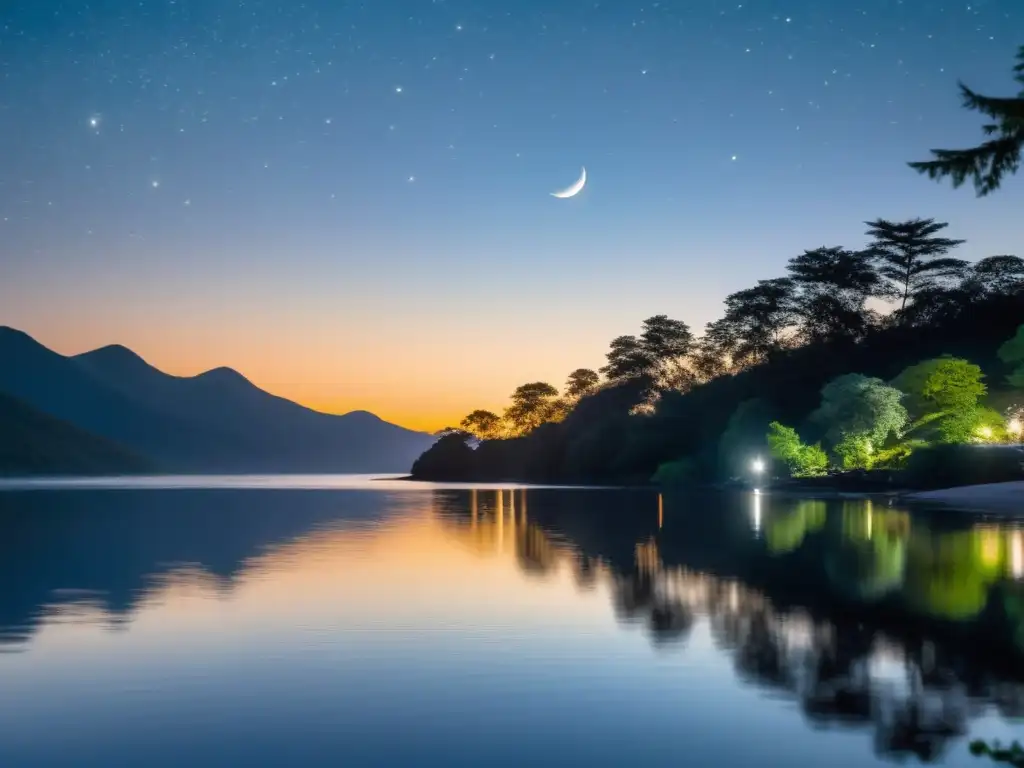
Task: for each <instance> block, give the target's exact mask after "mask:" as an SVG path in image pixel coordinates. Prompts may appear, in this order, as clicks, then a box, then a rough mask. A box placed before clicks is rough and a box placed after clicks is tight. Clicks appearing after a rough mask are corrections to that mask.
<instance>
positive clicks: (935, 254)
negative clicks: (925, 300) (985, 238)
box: [864, 219, 967, 311]
mask: <svg viewBox="0 0 1024 768" xmlns="http://www.w3.org/2000/svg"><path fill="white" fill-rule="evenodd" d="M864 223H865V224H867V225H868V227H870V229H868V231H867V234H868V235H870V236H871V237H873V238H874V239H875V240H874V242H873V243H872V244H871V246H870V247H869V250H870V252H871V253H872V254H873V256H874V258H875V260H876V261H877V262H878V271H879V273H880V274H881V275H882V276H883V277H886V278H888V279H889V280H890V281H892V283H893V286H894V288H895V293H894V296H895V297H896V298H898V299H900V311H902V310H904V309H906V307H907V300H908V299H911V298H913V297H914V296H915V295H917V294H919V293H923V292H925V291H929V290H934V289H935V288H936V287H939V286H941V285H942V284H943V283H944V282H948V281H949V280H952V279H955V278H957V277H959V276H960V275H962V274H963V272H964V270H965V269H966V268H967V262H966V261H963V260H962V259H954V258H951V257H947V256H946V254H947V253H949V252H950V251H951V250H953V249H954V248H956V247H957V246H958V245H960V244H962V243H963V242H964V241H963V240H951V239H949V238H947V237H936V236H935V233H936V232H940V231H942V230H943V229H945V228H946V227H947V226H949V225H948V224H946V223H945V222H937V221H935V219H910V220H909V221H898V222H893V221H886V220H885V219H876V220H875V221H867V222H864Z"/></svg>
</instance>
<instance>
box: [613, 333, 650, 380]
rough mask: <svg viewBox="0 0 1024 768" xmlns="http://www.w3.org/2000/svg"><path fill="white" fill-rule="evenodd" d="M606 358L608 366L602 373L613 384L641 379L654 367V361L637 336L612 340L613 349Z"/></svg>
mask: <svg viewBox="0 0 1024 768" xmlns="http://www.w3.org/2000/svg"><path fill="white" fill-rule="evenodd" d="M606 357H607V358H608V364H607V365H605V366H604V367H603V368H601V373H603V374H604V375H605V376H607V377H608V380H609V381H613V382H623V381H629V380H630V379H636V378H639V377H640V376H643V375H645V374H647V373H649V372H650V370H651V369H652V368H653V367H654V360H653V359H652V358H651V356H650V354H649V353H648V352H647V350H646V349H644V347H643V345H642V344H641V343H640V339H638V338H637V337H636V336H619V337H617V338H614V339H612V343H611V349H610V350H609V351H608V354H607V355H606Z"/></svg>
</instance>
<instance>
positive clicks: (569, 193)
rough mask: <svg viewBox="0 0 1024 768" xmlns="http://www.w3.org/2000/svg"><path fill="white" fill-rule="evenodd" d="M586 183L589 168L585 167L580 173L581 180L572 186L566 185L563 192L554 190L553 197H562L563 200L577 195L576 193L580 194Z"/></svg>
mask: <svg viewBox="0 0 1024 768" xmlns="http://www.w3.org/2000/svg"><path fill="white" fill-rule="evenodd" d="M586 183H587V169H586V168H584V169H583V173H581V174H580V178H579V180H578V181H577V182H576V183H575V184H573V185H572V186H571V187H566V188H565V189H563V190H562V191H561V192H552V193H551V196H552V197H557V198H560V199H562V200H565V199H566V198H568V197H576V195H578V194H579V193H580V191H582V189H583V187H584V186H585V185H586Z"/></svg>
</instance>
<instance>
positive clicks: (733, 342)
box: [413, 222, 1024, 482]
mask: <svg viewBox="0 0 1024 768" xmlns="http://www.w3.org/2000/svg"><path fill="white" fill-rule="evenodd" d="M900 226H904V227H906V226H908V225H900ZM914 226H920V227H929V228H930V227H934V226H935V225H934V224H930V223H927V222H919V223H918V224H915V225H914ZM936 263H938V264H941V265H942V266H941V269H933V270H929V269H927V267H928V266H930V265H929V262H928V260H926V259H923V258H920V259H919V261H918V262H912V263H911V268H910V269H908V270H906V272H907V273H909V274H910V275H911V279H910V280H908V281H905V282H903V283H902V284H900V283H897V282H896V281H895V280H893V279H892V278H887V276H886V272H887V271H888V270H886V267H887V265H888V262H887V261H886V260H885V259H884V257H881V256H878V255H876V252H874V251H872V250H871V249H868V250H864V251H847V250H844V249H839V248H824V249H818V250H815V251H807V252H805V253H804V254H801V255H800V256H797V257H795V258H794V259H792V260H791V262H790V269H789V272H790V274H789V275H787V276H786V277H782V278H777V279H774V280H765V281H761V282H760V283H758V285H757V286H755V287H753V288H751V289H748V290H745V291H740V292H738V293H736V294H733V295H731V296H729V297H727V298H726V314H725V316H724V317H723V318H722V319H721V320H718V321H715V322H713V323H711V324H709V326H708V328H707V329H706V331H705V334H704V336H703V337H702V338H701V339H699V340H693V339H692V337H691V336H690V332H689V329H688V328H686V326H685V324H683V323H681V322H678V321H670V320H669V319H668V318H665V317H654V318H651V319H650V320H648V321H647V322H646V323H645V332H644V334H643V335H642V336H641V337H639V338H634V337H629V336H627V337H620V338H617V339H615V340H614V341H613V342H612V345H611V350H610V351H609V353H608V365H607V366H605V368H604V369H603V371H602V372H603V373H604V374H605V377H606V379H605V382H604V383H603V384H601V385H599V386H597V388H596V389H595V390H594V391H592V392H590V393H587V394H584V395H582V397H580V398H579V399H578V400H577V401H576V402H575V403H574V404H573V405H572V406H570V407H568V408H567V409H566V412H565V413H564V414H562V413H559V412H558V411H559V410H561V409H562V408H565V406H564V405H562V404H559V405H558V406H557V407H552V403H555V402H557V401H558V400H559V398H558V397H557V391H556V390H554V388H553V387H547V388H546V391H547V395H546V396H544V397H534V398H529V399H528V398H517V399H515V400H514V403H513V408H517V409H519V410H520V411H521V410H522V409H524V407H525V408H527V409H528V410H529V409H530V408H532V409H533V410H532V411H531V413H533V414H534V418H536V419H538V420H539V421H541V422H543V423H539V424H538V425H536V426H532V427H531V428H530V429H528V430H527V431H525V433H524V434H515V433H514V432H513V433H512V435H511V436H509V437H504V438H497V439H484V440H482V441H481V442H480V444H479V446H477V447H476V449H475V450H474V448H473V447H472V443H473V441H472V440H471V439H470V438H471V437H473V434H472V433H471V431H470V430H468V429H466V430H451V431H449V432H448V433H447V434H445V435H444V436H443V437H442V438H441V439H440V440H439V441H438V442H437V443H436V444H435V446H434V447H433V448H432V449H431V450H430V451H428V452H427V453H426V454H424V456H423V457H421V459H420V460H419V461H417V463H416V465H415V466H414V469H413V474H414V475H415V476H418V477H424V478H427V477H429V478H434V479H474V480H497V479H513V478H514V479H522V480H530V481H534V482H612V481H616V482H617V481H646V480H648V479H649V478H650V477H651V476H652V475H653V474H654V473H655V472H656V471H657V469H658V467H659V466H660V465H662V464H664V463H666V462H672V461H676V460H678V459H680V458H684V457H685V458H687V459H689V460H690V461H691V462H692V463H693V465H694V469H695V473H696V474H697V475H699V476H703V477H706V478H708V479H712V478H723V477H729V476H733V475H736V474H740V473H741V472H742V467H741V466H739V463H746V462H749V459H750V456H751V451H757V450H764V446H765V434H766V432H767V428H768V425H769V424H770V423H771V422H772V421H780V422H783V423H785V424H793V425H798V426H800V427H801V433H802V434H803V435H804V437H805V438H807V439H808V440H810V441H812V442H813V441H814V440H815V439H818V438H820V434H815V432H814V429H815V427H814V425H813V424H811V425H808V424H807V422H808V417H809V416H810V415H811V413H812V412H813V411H815V410H816V409H817V408H818V405H819V402H820V399H821V390H822V388H823V387H824V386H825V385H826V384H827V383H829V382H830V381H832V380H833V379H835V378H837V377H838V376H841V375H843V374H848V373H853V372H856V373H860V374H864V375H866V376H870V377H877V378H880V379H883V380H886V381H889V380H891V379H893V378H895V377H896V376H897V375H899V374H900V373H901V372H902V371H904V370H905V369H906V368H908V367H909V366H911V365H914V364H915V363H918V362H920V361H922V360H926V359H929V358H935V357H939V356H942V355H953V356H955V357H958V358H966V359H968V360H970V361H972V362H973V363H975V364H977V365H978V366H980V367H981V369H982V371H984V372H985V374H986V375H987V378H988V380H989V382H991V386H990V390H995V394H997V395H998V394H999V387H1000V384H1001V382H1005V381H1007V377H1012V376H1013V375H1014V371H1015V368H1016V365H1017V363H1016V362H1015V361H1013V360H1009V361H1007V360H1003V359H1000V357H999V354H998V353H999V350H1000V348H1001V347H1004V345H1005V343H1006V342H1007V340H1008V339H1011V338H1012V337H1013V336H1014V334H1015V332H1016V330H1017V327H1018V325H1020V324H1021V323H1022V322H1024V260H1021V259H1018V258H1016V257H1009V256H997V257H992V258H988V259H983V260H982V261H980V262H978V263H976V264H974V265H968V264H966V263H964V262H962V261H958V260H954V259H952V258H949V257H945V256H942V257H937V258H935V259H932V260H931V264H936ZM908 284H909V287H908ZM894 289H895V290H899V291H900V295H899V302H900V305H901V306H899V307H898V308H897V309H895V310H893V311H892V312H890V313H889V314H884V315H883V314H879V313H878V312H877V311H876V310H875V309H873V308H871V306H870V304H869V301H870V300H871V299H872V298H874V297H889V296H892V295H894V293H895V290H894ZM904 298H906V304H905V306H903V300H904ZM665 328H669V329H671V330H672V331H673V334H672V336H671V338H669V339H668V341H667V342H666V341H665V337H664V335H662V334H659V333H657V331H658V330H659V329H665ZM528 386H529V388H530V389H531V390H537V389H539V388H540V387H539V386H537V385H528ZM1005 387H1008V385H1005ZM562 402H563V403H564V402H565V401H564V400H563V401H562ZM546 409H550V410H546ZM545 412H546V413H547V418H545V417H544V414H545ZM477 418H479V416H477ZM493 418H494V421H495V422H498V421H500V419H499V417H498V416H497V415H493ZM467 426H469V427H472V424H468V425H467ZM480 436H481V437H489V435H480Z"/></svg>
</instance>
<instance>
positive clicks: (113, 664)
mask: <svg viewBox="0 0 1024 768" xmlns="http://www.w3.org/2000/svg"><path fill="white" fill-rule="evenodd" d="M0 553H2V557H0V576H2V581H0V583H2V585H3V589H2V590H0V765H3V766H57V765H69V766H70V765H73V766H104V768H110V767H111V766H133V767H134V766H181V765H190V766H207V765H211V766H212V765H217V766H226V765H245V766H263V765H268V766H269V765H280V766H299V765H317V766H321V765H322V766H346V768H349V767H352V766H434V765H437V766H463V765H464V766H483V765H488V766H542V765H543V766H547V765H552V766H562V765H564V766H577V765H580V766H591V767H592V766H623V765H645V766H680V765H698V766H751V765H771V766H786V767H787V768H788V767H790V766H819V765H820V766H829V768H835V767H843V766H859V767H863V766H871V765H876V764H882V763H889V762H892V761H899V760H909V761H910V762H912V763H913V762H919V761H925V762H935V763H938V764H942V765H950V766H977V767H978V768H982V767H983V766H984V765H988V763H983V762H981V761H979V760H976V759H975V758H973V757H971V756H970V754H969V753H968V750H967V744H968V741H969V740H970V739H971V738H979V737H981V738H990V739H991V738H998V739H1002V740H1004V741H1005V740H1009V739H1012V738H1014V737H1016V738H1018V739H1022V738H1024V524H1022V523H1021V522H1015V521H1013V520H1011V519H1006V518H992V519H984V518H980V517H978V516H970V517H968V516H965V515H958V514H955V513H946V512H943V513H939V512H933V513H927V514H925V513H912V512H910V511H908V510H905V509H900V508H896V507H892V506H888V505H887V504H885V503H878V502H875V503H872V502H868V501H863V500H858V501H829V502H821V501H812V500H797V499H785V498H775V497H773V496H771V495H767V494H764V495H761V494H752V493H740V492H737V493H735V494H731V495H689V496H688V495H681V496H675V495H672V494H667V495H664V496H662V495H659V494H658V493H657V492H655V491H639V490H633V491H626V490H608V489H605V490H599V489H566V488H523V487H504V488H497V487H478V488H470V487H455V486H448V487H444V486H431V485H425V484H414V483H406V482H400V481H371V480H369V479H367V478H353V477H347V478H331V477H320V478H160V479H155V480H139V481H131V482H128V481H125V482H119V481H90V482H80V483H64V484H58V485H47V484H45V483H41V484H32V483H29V484H24V483H22V484H18V483H10V482H8V483H6V484H2V485H0Z"/></svg>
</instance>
